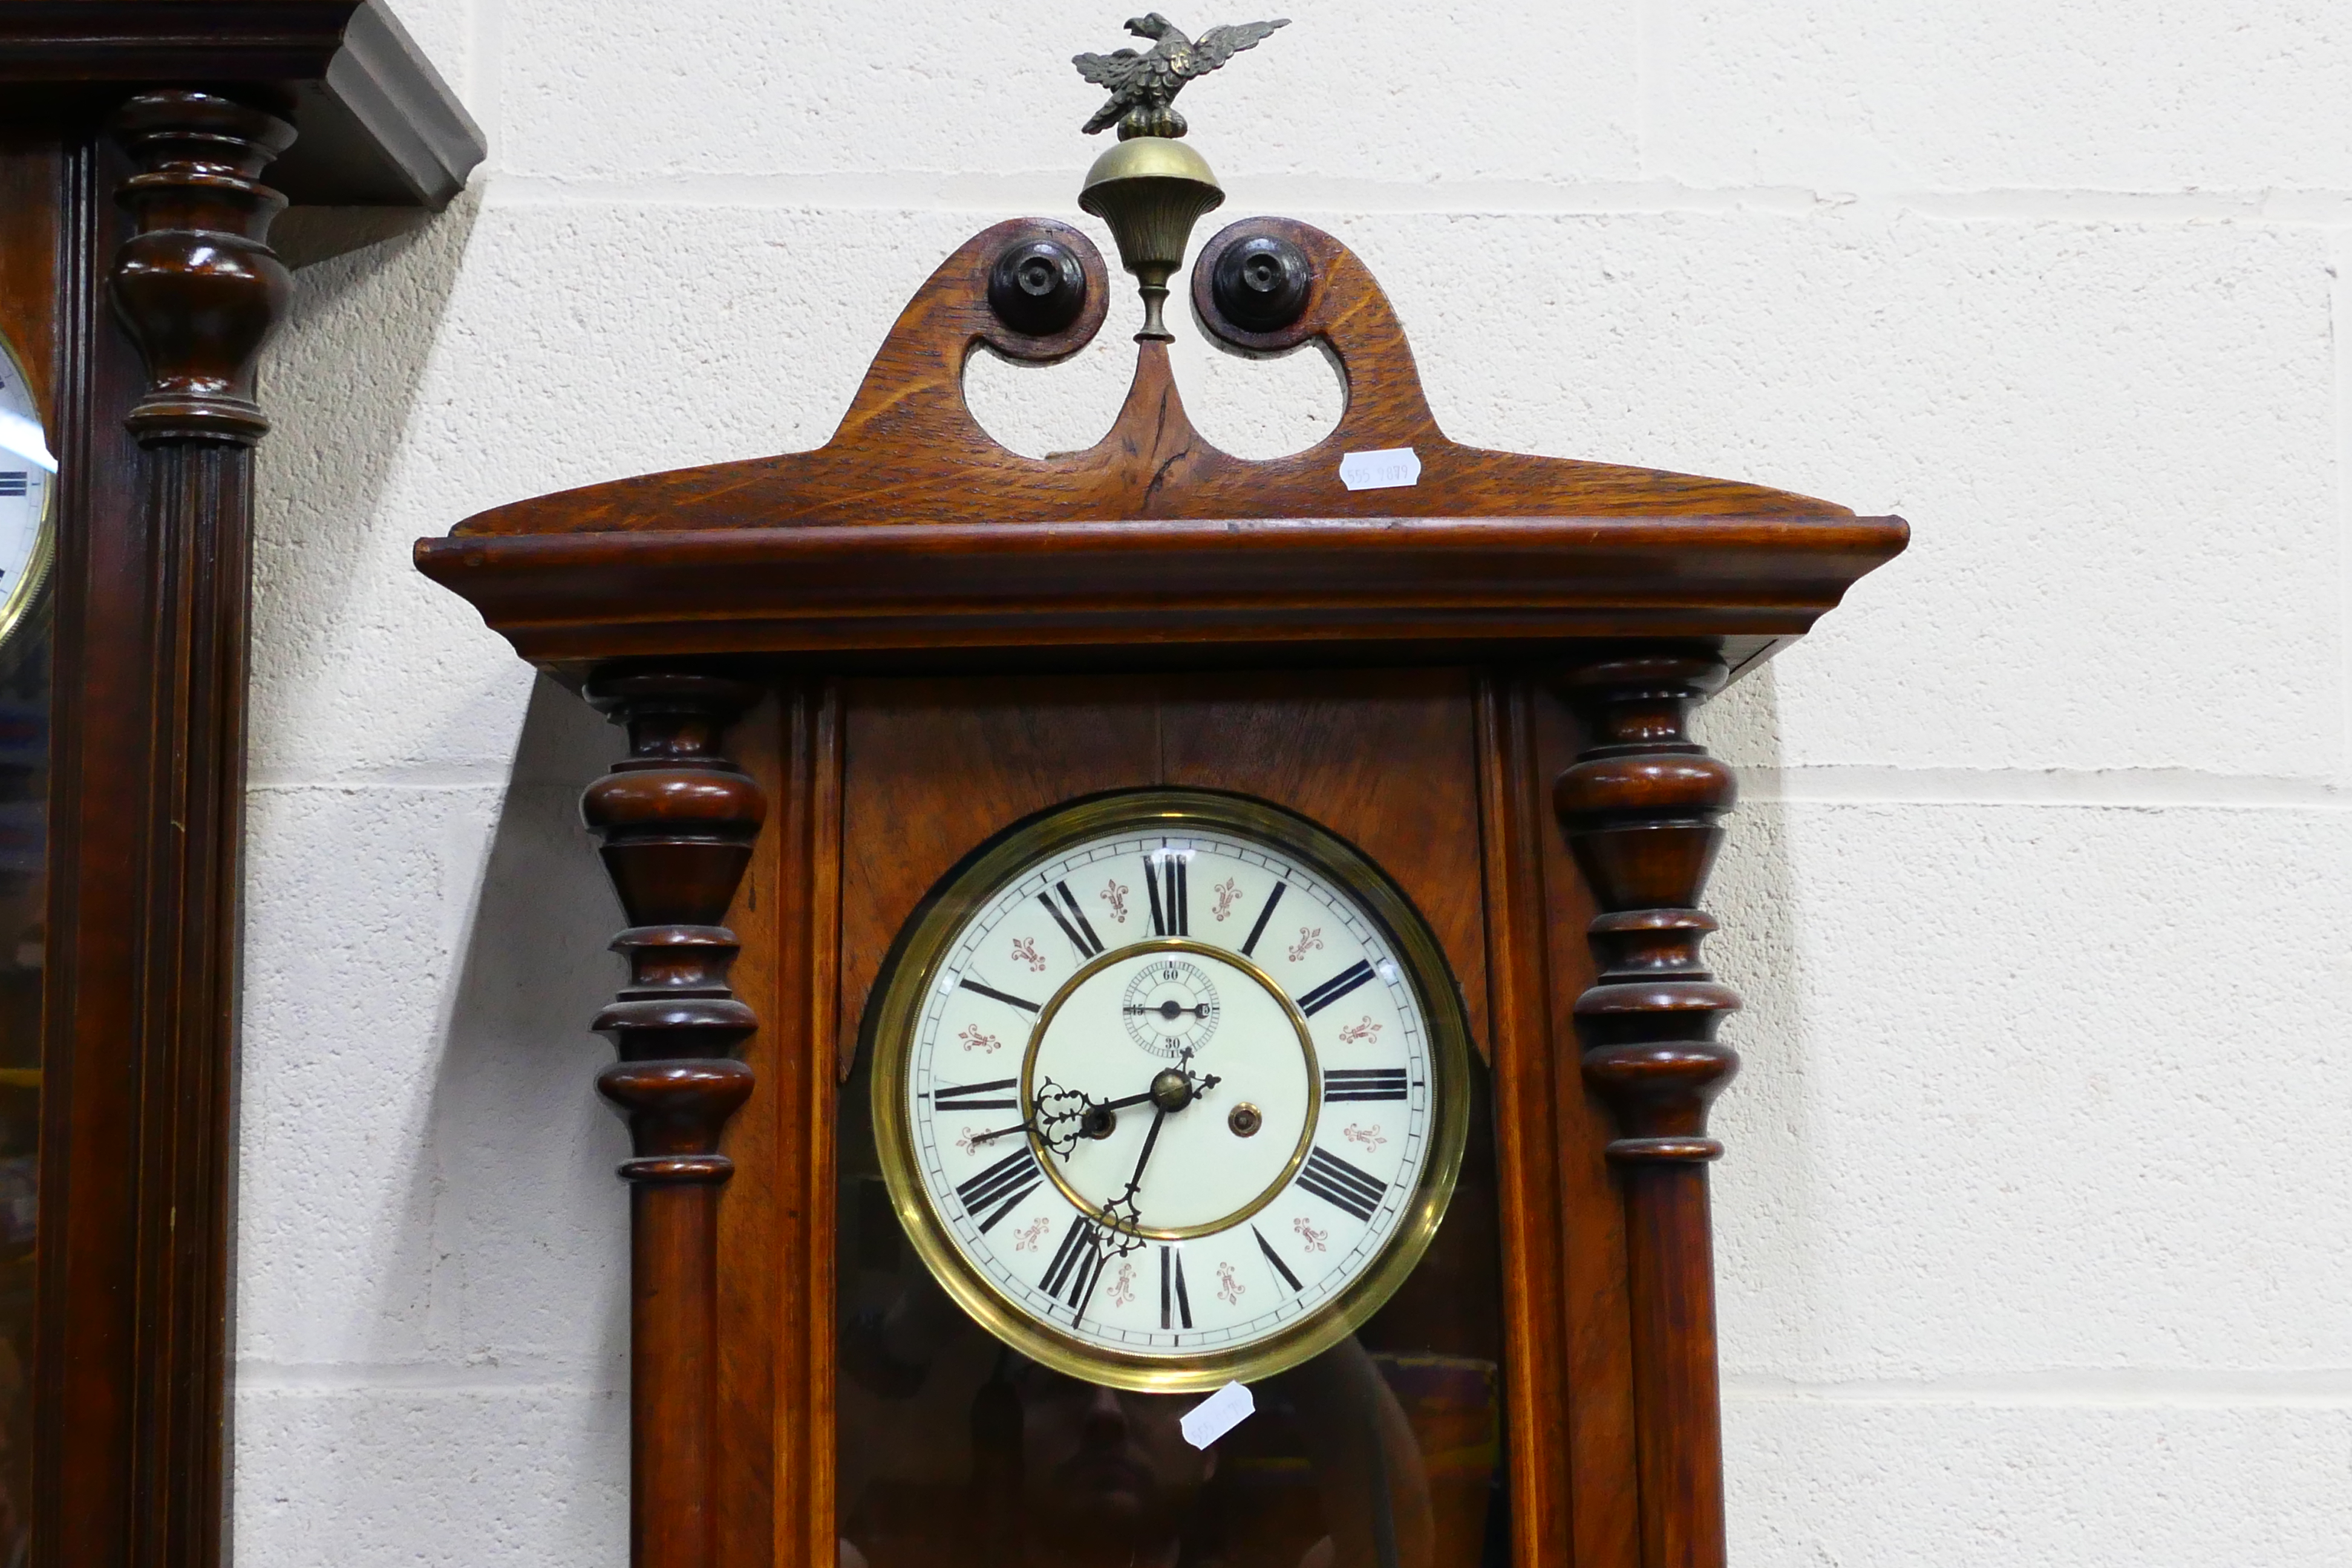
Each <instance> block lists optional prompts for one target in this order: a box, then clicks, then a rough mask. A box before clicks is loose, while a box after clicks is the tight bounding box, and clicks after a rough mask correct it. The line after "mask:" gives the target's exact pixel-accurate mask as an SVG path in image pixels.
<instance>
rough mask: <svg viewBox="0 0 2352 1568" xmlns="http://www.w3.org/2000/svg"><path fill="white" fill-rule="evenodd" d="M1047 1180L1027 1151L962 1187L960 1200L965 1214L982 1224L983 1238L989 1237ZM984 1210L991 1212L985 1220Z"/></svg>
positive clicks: (1015, 1153)
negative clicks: (997, 1224) (982, 1212)
mask: <svg viewBox="0 0 2352 1568" xmlns="http://www.w3.org/2000/svg"><path fill="white" fill-rule="evenodd" d="M1044 1180H1045V1175H1044V1173H1041V1172H1040V1171H1039V1170H1038V1169H1037V1157H1036V1156H1035V1155H1034V1154H1032V1153H1031V1152H1029V1151H1028V1149H1027V1148H1026V1147H1024V1148H1020V1149H1016V1150H1014V1151H1013V1152H1012V1153H1010V1154H1007V1155H1006V1156H1004V1158H1003V1159H1002V1160H999V1161H998V1162H996V1163H995V1164H993V1165H991V1166H990V1167H989V1168H988V1169H986V1170H985V1171H982V1173H980V1174H979V1175H977V1176H974V1177H973V1178H972V1179H971V1180H970V1181H968V1182H966V1183H964V1184H963V1185H961V1186H960V1187H958V1188H957V1189H956V1196H957V1197H959V1198H961V1199H962V1200H963V1208H964V1213H966V1214H968V1215H971V1216H972V1217H973V1218H975V1219H978V1220H979V1221H980V1230H981V1234H982V1236H985V1235H987V1234H988V1232H989V1231H990V1230H992V1229H993V1228H994V1227H995V1225H996V1222H997V1221H998V1220H1001V1219H1003V1217H1004V1216H1005V1215H1008V1214H1011V1213H1012V1212H1013V1210H1014V1209H1015V1208H1017V1207H1019V1206H1020V1203H1021V1200H1022V1199H1023V1198H1025V1197H1027V1196H1028V1195H1029V1194H1031V1193H1034V1192H1035V1191H1036V1190H1037V1184H1039V1183H1040V1182H1042V1181H1044ZM982 1209H986V1210H988V1211H989V1212H988V1213H987V1215H984V1216H983V1215H982V1214H981V1212H980V1211H981V1210H982Z"/></svg>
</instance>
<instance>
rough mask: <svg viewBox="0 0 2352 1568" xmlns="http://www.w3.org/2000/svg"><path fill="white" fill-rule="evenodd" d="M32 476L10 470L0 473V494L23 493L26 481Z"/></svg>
mask: <svg viewBox="0 0 2352 1568" xmlns="http://www.w3.org/2000/svg"><path fill="white" fill-rule="evenodd" d="M32 477H33V476H32V475H31V474H29V473H16V472H10V473H5V474H0V496H20V495H23V494H24V493H25V485H26V481H27V480H29V479H31V478H32Z"/></svg>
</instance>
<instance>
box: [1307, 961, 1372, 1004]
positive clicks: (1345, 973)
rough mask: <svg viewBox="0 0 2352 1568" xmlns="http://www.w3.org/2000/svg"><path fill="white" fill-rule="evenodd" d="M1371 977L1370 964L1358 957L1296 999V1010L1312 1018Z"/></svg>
mask: <svg viewBox="0 0 2352 1568" xmlns="http://www.w3.org/2000/svg"><path fill="white" fill-rule="evenodd" d="M1371 977H1372V966H1371V965H1370V963H1367V962H1366V961H1364V960H1363V959H1358V960H1356V962H1355V963H1354V964H1353V965H1351V966H1350V967H1349V968H1347V969H1343V970H1341V971H1340V972H1339V973H1337V974H1335V975H1333V976H1331V978H1330V979H1328V980H1326V981H1325V982H1324V983H1323V984H1320V985H1318V986H1317V987H1316V988H1315V989H1314V990H1312V991H1309V992H1308V993H1307V994H1306V995H1304V996H1301V997H1300V998H1299V999H1298V1010H1299V1011H1300V1012H1302V1013H1304V1014H1306V1015H1307V1016H1308V1017H1310V1018H1312V1017H1313V1016H1315V1015H1316V1014H1318V1013H1320V1012H1321V1011H1323V1009H1324V1008H1326V1007H1328V1006H1329V1005H1331V1004H1332V1003H1334V1002H1337V1001H1338V1000H1339V998H1340V997H1342V996H1345V995H1346V994H1348V993H1349V992H1350V991H1353V990H1354V989H1355V988H1356V987H1357V986H1359V985H1361V984H1363V983H1364V982H1365V981H1367V980H1370V978H1371Z"/></svg>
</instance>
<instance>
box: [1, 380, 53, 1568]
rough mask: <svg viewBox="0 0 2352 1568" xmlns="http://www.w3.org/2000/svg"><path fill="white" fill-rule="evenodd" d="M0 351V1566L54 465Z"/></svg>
mask: <svg viewBox="0 0 2352 1568" xmlns="http://www.w3.org/2000/svg"><path fill="white" fill-rule="evenodd" d="M38 415H39V405H38V404H37V403H36V402H35V400H34V398H33V395H32V393H31V391H30V389H29V388H28V387H27V386H26V380H25V374H24V371H23V369H22V368H21V366H20V365H19V364H18V363H17V362H16V360H15V359H14V358H13V357H12V355H11V354H10V353H9V352H8V348H7V345H6V343H5V342H0V1563H5V1564H7V1565H8V1568H16V1564H18V1563H22V1562H23V1561H24V1560H25V1554H26V1537H27V1531H28V1530H29V1528H30V1521H31V1499H30V1495H29V1493H30V1489H31V1486H32V1468H33V1435H32V1401H33V1391H32V1379H33V1240H34V1231H35V1226H36V1223H37V1219H38V1217H39V1209H40V1203H39V1168H38V1167H39V1149H40V1127H41V968H42V953H43V928H42V920H43V901H44V899H45V897H46V895H47V876H46V870H47V861H48V827H47V810H48V795H49V688H50V680H49V648H50V638H49V614H48V606H49V599H48V595H47V593H46V592H45V591H44V590H45V588H46V586H47V575H48V565H49V553H50V526H51V518H52V515H53V512H52V509H51V506H50V491H51V489H52V488H53V486H52V480H53V477H54V469H55V464H54V462H53V460H52V459H51V458H50V457H49V454H48V450H47V441H46V438H45V437H44V434H43V431H42V427H41V424H40V420H39V417H38Z"/></svg>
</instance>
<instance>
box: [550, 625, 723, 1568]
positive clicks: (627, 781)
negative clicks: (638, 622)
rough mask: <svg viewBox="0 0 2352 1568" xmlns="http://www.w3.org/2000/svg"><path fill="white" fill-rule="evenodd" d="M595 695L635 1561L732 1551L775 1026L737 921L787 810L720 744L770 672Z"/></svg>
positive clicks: (624, 675) (682, 675) (626, 683)
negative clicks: (742, 1178) (742, 964)
mask: <svg viewBox="0 0 2352 1568" xmlns="http://www.w3.org/2000/svg"><path fill="white" fill-rule="evenodd" d="M587 696H588V700H590V701H591V702H593V703H594V704H595V705H596V706H597V707H598V708H599V709H601V710H604V712H605V713H607V714H608V715H610V716H611V717H612V719H613V720H614V721H615V722H616V723H621V724H625V725H626V726H627V727H628V731H629V756H628V758H627V760H626V761H624V762H622V763H618V764H616V765H615V766H614V769H613V771H612V772H611V773H607V774H605V775H604V777H603V778H601V779H598V780H597V781H596V782H595V783H594V784H591V785H589V786H588V793H587V795H585V796H583V799H582V801H581V815H582V816H583V817H584V818H585V819H586V821H587V823H588V826H590V827H591V828H592V829H593V830H594V832H595V833H596V834H597V836H598V837H601V838H602V839H603V840H604V868H605V870H606V871H607V872H608V873H610V875H611V877H612V879H613V889H614V891H615V892H616V893H618V894H619V895H620V899H621V909H622V912H623V913H624V914H625V915H626V916H627V918H628V921H629V929H628V930H626V931H623V932H622V933H621V934H620V935H619V936H617V937H615V938H614V941H613V947H614V951H616V952H620V953H622V954H623V955H624V956H625V957H626V958H627V959H628V961H629V984H628V985H627V986H625V988H624V989H623V990H622V992H621V994H620V995H619V996H618V997H617V998H616V999H615V1000H614V1002H613V1004H612V1005H610V1006H608V1007H606V1008H605V1009H604V1012H602V1013H601V1014H599V1015H598V1016H597V1017H596V1020H595V1023H594V1024H593V1027H594V1028H595V1029H596V1030H597V1031H599V1032H600V1033H603V1034H605V1035H609V1036H611V1037H612V1039H613V1044H614V1047H615V1048H616V1049H617V1050H618V1052H619V1053H620V1060H618V1061H616V1062H614V1064H613V1065H612V1066H611V1067H608V1068H605V1069H604V1072H603V1073H602V1074H600V1075H599V1076H598V1078H597V1079H596V1087H597V1089H599V1090H600V1091H601V1092H602V1093H603V1094H604V1098H605V1099H606V1100H610V1101H612V1102H613V1105H614V1108H615V1109H616V1110H619V1111H620V1112H621V1114H622V1115H623V1117H624V1118H625V1119H626V1121H628V1124H629V1132H630V1137H631V1140H632V1143H633V1146H634V1151H635V1157H634V1158H632V1159H630V1160H628V1161H627V1162H625V1163H623V1165H622V1166H621V1170H620V1173H621V1176H622V1178H623V1179H624V1180H625V1181H626V1182H627V1183H628V1184H629V1200H630V1202H629V1220H630V1225H629V1230H630V1294H629V1300H630V1317H629V1480H630V1486H629V1499H630V1503H629V1561H630V1562H631V1563H632V1564H634V1565H635V1568H712V1564H713V1563H716V1562H717V1561H718V1548H719V1516H720V1513H721V1502H720V1492H719V1484H718V1482H719V1458H720V1456H719V1189H720V1188H721V1187H722V1186H723V1185H724V1184H725V1183H726V1182H727V1180H728V1178H729V1177H730V1176H732V1175H733V1174H734V1172H735V1166H734V1162H733V1161H731V1160H730V1159H729V1158H728V1157H727V1156H726V1155H724V1154H721V1153H720V1152H719V1134H720V1133H721V1132H722V1131H724V1130H725V1128H726V1126H727V1123H728V1121H729V1120H730V1118H732V1117H733V1116H734V1114H735V1112H736V1111H737V1110H740V1108H741V1107H742V1104H743V1102H744V1101H745V1100H748V1099H749V1098H751V1086H752V1069H751V1067H750V1065H749V1064H747V1063H745V1062H743V1061H741V1060H739V1059H738V1058H736V1056H735V1054H734V1053H735V1050H736V1048H737V1047H740V1045H741V1044H742V1043H743V1042H744V1041H745V1040H746V1039H748V1038H749V1037H751V1033H752V1031H753V1030H754V1029H755V1028H756V1027H757V1026H758V1024H759V1020H758V1018H757V1017H756V1016H754V1015H753V1014H752V1012H751V1008H750V1007H749V1006H747V1005H744V1004H743V1003H742V1002H741V1001H740V999H738V998H737V996H736V995H735V994H734V992H733V990H732V989H731V988H730V985H729V984H728V971H729V969H730V966H731V965H732V964H733V963H734V961H735V956H736V954H737V952H740V945H739V943H738V942H737V941H736V937H735V933H734V932H733V931H730V930H729V929H728V928H726V927H725V926H722V925H720V924H719V921H721V920H723V919H724V918H725V917H726V915H727V911H728V909H729V906H730V905H731V904H732V903H733V902H734V900H735V893H736V889H737V888H738V887H739V886H740V884H741V882H742V879H743V874H744V872H745V871H746V870H748V869H749V868H750V867H751V857H752V846H753V843H754V841H755V840H756V839H757V838H758V837H759V836H760V827H761V824H762V823H763V822H764V821H765V820H766V818H767V799H766V796H765V795H764V794H763V792H762V791H761V788H760V786H759V785H758V784H756V783H754V782H753V781H752V779H751V776H750V775H749V774H747V773H742V772H740V770H739V769H738V768H737V767H736V765H735V763H733V762H732V761H731V760H730V759H729V758H727V757H725V756H722V755H721V754H720V753H719V747H720V746H721V745H722V744H724V742H725V738H726V732H727V731H728V729H729V727H730V726H731V725H732V724H733V723H734V722H735V721H736V720H737V719H738V718H740V716H741V715H742V713H743V712H744V710H746V709H748V708H750V707H751V706H752V705H753V704H754V703H755V702H757V701H758V700H759V697H760V690H759V688H757V687H756V686H751V685H749V684H747V683H745V682H742V681H739V680H732V679H727V678H726V677H724V676H715V675H705V674H700V673H698V672H694V671H690V670H632V671H616V672H613V673H609V674H606V675H604V676H601V677H599V678H598V679H595V680H593V681H592V682H591V683H590V684H589V687H588V691H587Z"/></svg>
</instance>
